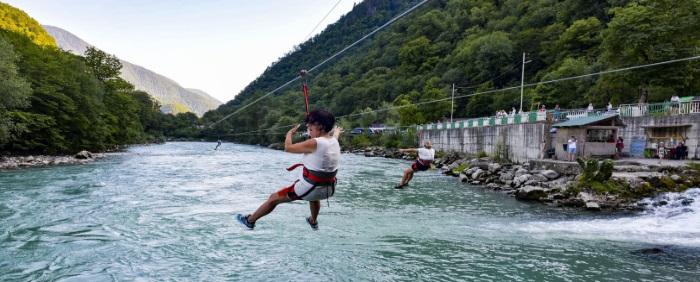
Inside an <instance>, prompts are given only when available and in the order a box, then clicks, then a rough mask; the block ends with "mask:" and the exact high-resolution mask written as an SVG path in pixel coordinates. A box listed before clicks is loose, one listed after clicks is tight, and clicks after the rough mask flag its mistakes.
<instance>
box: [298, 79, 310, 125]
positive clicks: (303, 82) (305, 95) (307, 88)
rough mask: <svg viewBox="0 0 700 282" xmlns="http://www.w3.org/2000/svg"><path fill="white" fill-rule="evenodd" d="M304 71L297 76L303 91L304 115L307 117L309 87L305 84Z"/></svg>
mask: <svg viewBox="0 0 700 282" xmlns="http://www.w3.org/2000/svg"><path fill="white" fill-rule="evenodd" d="M306 73H307V71H306V70H301V71H300V72H299V76H301V90H302V91H304V103H305V104H306V115H307V116H308V115H309V86H308V85H307V83H306Z"/></svg>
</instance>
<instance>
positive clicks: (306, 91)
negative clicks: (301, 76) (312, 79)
mask: <svg viewBox="0 0 700 282" xmlns="http://www.w3.org/2000/svg"><path fill="white" fill-rule="evenodd" d="M303 89H304V101H305V102H306V115H307V116H308V115H309V86H307V85H306V81H304V85H303Z"/></svg>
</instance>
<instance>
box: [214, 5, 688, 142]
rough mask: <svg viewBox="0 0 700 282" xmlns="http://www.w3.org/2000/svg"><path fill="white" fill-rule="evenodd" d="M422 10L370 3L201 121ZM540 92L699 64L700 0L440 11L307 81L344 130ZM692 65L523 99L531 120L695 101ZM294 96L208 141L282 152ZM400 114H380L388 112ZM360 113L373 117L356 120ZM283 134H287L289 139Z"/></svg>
mask: <svg viewBox="0 0 700 282" xmlns="http://www.w3.org/2000/svg"><path fill="white" fill-rule="evenodd" d="M417 2H418V1H397V0H366V1H364V2H362V3H360V4H358V5H357V6H356V7H355V8H354V9H353V10H352V11H351V12H350V13H348V14H347V15H345V16H344V17H342V18H341V19H340V20H339V21H338V22H336V23H335V24H333V25H330V26H329V27H328V28H327V29H326V30H324V31H323V32H322V33H321V34H319V35H317V36H315V37H314V38H312V39H311V40H309V41H307V42H304V43H302V44H301V45H299V46H297V47H295V48H294V50H292V51H291V52H290V53H289V54H287V55H286V56H284V57H283V58H281V59H280V60H279V61H277V62H275V63H273V64H272V65H271V66H270V67H268V68H267V70H266V71H265V72H264V73H263V74H262V75H261V76H260V77H258V78H257V79H256V80H255V81H253V82H251V84H250V85H248V86H247V87H246V88H245V89H244V90H243V91H242V92H241V93H240V94H239V95H238V96H236V98H235V99H234V100H232V101H230V102H228V103H226V104H225V105H222V106H221V107H219V109H217V110H215V111H211V112H208V113H207V114H205V116H204V121H205V122H204V123H205V124H210V123H212V122H213V121H217V120H219V119H220V118H222V117H223V116H225V115H227V114H229V113H232V112H234V111H236V110H237V109H238V108H239V107H241V105H245V104H246V103H248V102H250V101H252V100H254V99H256V98H258V97H260V96H262V95H263V94H264V93H266V92H267V91H270V90H272V89H274V88H276V87H278V86H280V85H281V84H283V83H284V82H286V81H288V80H289V79H291V78H294V76H295V75H296V74H297V73H298V71H299V70H300V69H305V68H309V67H311V66H314V65H315V64H317V63H319V62H321V61H322V60H324V59H325V58H326V57H328V56H329V55H331V54H332V53H334V52H336V51H337V50H340V49H342V48H343V47H345V46H346V45H347V44H349V43H351V42H353V41H354V40H356V39H358V38H359V37H361V36H362V35H364V34H367V33H369V32H370V31H371V30H373V29H374V28H376V27H377V26H379V25H381V24H383V23H384V22H386V21H387V20H389V19H390V18H392V17H393V16H395V15H397V14H399V13H401V12H402V11H404V10H405V9H407V8H409V7H410V6H412V5H414V4H415V3H417ZM522 53H526V54H527V59H528V60H529V61H530V62H529V63H528V64H527V65H526V68H525V77H526V82H536V81H544V80H550V79H556V78H562V77H568V76H574V75H580V74H586V73H593V72H597V71H601V70H608V69H615V68H621V67H627V66H634V65H639V64H646V63H653V62H659V61H664V60H670V59H676V58H684V57H690V56H695V55H698V54H700V0H678V1H674V0H653V1H652V0H637V1H628V0H594V1H579V0H535V1H519V0H506V1H486V0H433V1H429V2H428V4H426V5H424V6H423V7H421V8H420V9H418V10H416V11H414V12H413V13H412V14H410V15H408V16H406V17H405V18H403V19H401V20H399V21H398V22H396V23H394V24H393V25H392V26H390V27H389V28H387V29H385V30H384V31H382V32H380V33H378V34H376V35H375V36H374V37H373V38H371V39H370V40H368V41H366V42H363V43H362V44H360V45H359V46H357V47H355V48H354V49H352V50H351V51H349V52H348V53H346V54H344V55H343V56H342V58H340V59H337V60H335V61H333V62H331V63H329V64H328V65H327V66H325V67H324V68H322V69H320V70H319V71H316V72H315V73H312V74H311V78H310V80H309V85H310V92H311V102H312V107H322V108H328V109H330V110H331V111H333V112H334V113H336V114H337V115H341V116H342V115H349V114H358V115H353V118H344V119H343V120H342V123H343V124H344V125H345V126H353V127H354V126H369V125H370V124H372V123H385V124H393V125H410V124H420V123H426V122H432V121H436V120H440V119H442V118H445V117H449V114H450V113H449V109H450V105H449V102H444V101H443V102H439V103H426V102H428V101H432V100H436V99H441V98H447V97H449V95H450V91H451V85H452V84H453V83H454V84H456V85H457V86H460V88H459V91H458V94H459V95H464V94H469V93H473V92H478V91H483V90H490V89H499V88H504V87H509V86H517V85H519V84H520V70H521V67H520V65H521V60H522ZM699 67H700V63H698V62H697V61H690V62H682V63H675V64H669V65H663V66H658V67H653V68H647V69H640V70H635V71H629V72H621V73H616V74H611V75H603V76H592V77H589V78H585V79H579V80H571V81H566V82H561V83H556V84H546V85H538V86H537V87H530V88H527V89H526V91H525V106H524V108H525V110H527V109H529V108H532V107H536V106H537V105H539V104H546V105H548V106H550V107H552V106H554V105H555V104H559V105H560V106H561V107H562V108H578V107H584V106H585V105H588V103H593V104H594V105H598V106H602V105H604V104H607V103H608V102H612V103H613V104H620V103H634V102H638V101H661V100H664V99H668V98H669V97H670V96H672V95H673V94H678V95H680V96H687V95H696V94H697V93H698V90H700V79H698V75H699V74H698V70H700V68H699ZM294 86H295V87H288V88H286V89H284V90H283V91H282V92H281V93H279V94H275V95H273V96H272V97H269V98H267V99H264V100H262V101H261V102H259V103H257V104H255V105H253V106H251V107H249V108H248V109H246V110H244V111H242V112H241V113H239V114H236V115H234V116H232V117H231V118H229V119H227V120H225V121H223V122H221V123H219V124H217V125H216V126H215V127H214V128H213V129H210V130H207V131H205V132H204V133H205V135H207V136H211V137H214V136H223V137H225V138H228V139H233V140H236V141H239V142H247V143H272V142H279V141H280V140H281V138H282V136H283V135H282V134H280V133H279V130H278V131H275V130H271V131H264V132H263V134H258V133H256V134H243V135H236V133H241V132H248V131H254V130H261V129H267V128H273V127H282V126H284V125H288V124H291V123H294V122H297V121H299V120H300V118H301V117H302V116H303V114H302V112H303V99H302V98H301V97H302V96H301V94H300V90H299V87H296V86H297V85H294ZM519 96H520V93H519V91H518V90H513V91H504V92H496V93H492V94H484V95H478V96H473V97H469V98H463V99H458V100H457V101H455V104H456V105H455V107H456V112H455V116H456V117H475V116H484V115H492V114H493V113H494V112H495V111H497V110H501V109H511V107H516V108H517V107H518V106H519ZM396 106H401V108H398V109H394V110H391V111H381V112H374V110H376V109H381V108H386V107H396ZM360 113H371V114H366V115H359V114H360ZM282 130H284V129H282Z"/></svg>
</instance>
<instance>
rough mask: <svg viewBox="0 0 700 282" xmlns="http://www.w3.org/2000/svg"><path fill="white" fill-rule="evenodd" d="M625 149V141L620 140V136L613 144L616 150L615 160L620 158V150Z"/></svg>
mask: <svg viewBox="0 0 700 282" xmlns="http://www.w3.org/2000/svg"><path fill="white" fill-rule="evenodd" d="M624 148H625V140H624V139H622V136H618V137H617V142H615V149H616V150H617V158H618V159H619V158H621V157H622V149H624Z"/></svg>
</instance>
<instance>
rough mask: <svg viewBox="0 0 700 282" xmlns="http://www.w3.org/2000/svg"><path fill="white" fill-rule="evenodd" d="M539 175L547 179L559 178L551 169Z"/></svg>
mask: <svg viewBox="0 0 700 282" xmlns="http://www.w3.org/2000/svg"><path fill="white" fill-rule="evenodd" d="M540 174H542V175H543V176H544V177H547V178H548V179H557V178H558V177H559V173H558V172H556V171H554V170H551V169H548V170H544V171H542V172H540Z"/></svg>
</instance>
